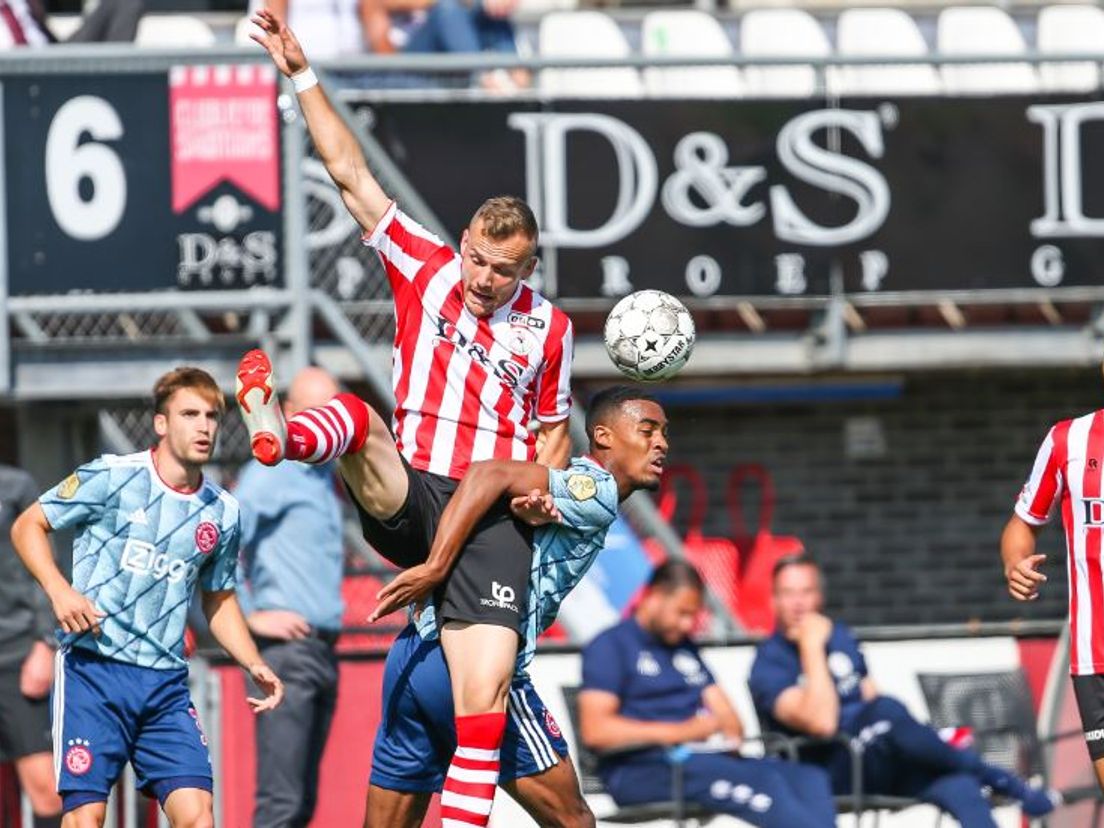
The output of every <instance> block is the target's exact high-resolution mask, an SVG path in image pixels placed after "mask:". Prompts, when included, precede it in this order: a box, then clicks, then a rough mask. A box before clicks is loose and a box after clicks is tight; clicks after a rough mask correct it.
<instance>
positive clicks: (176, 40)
mask: <svg viewBox="0 0 1104 828" xmlns="http://www.w3.org/2000/svg"><path fill="white" fill-rule="evenodd" d="M134 43H135V44H136V45H138V46H144V47H146V48H150V49H192V48H196V47H200V48H202V47H206V46H214V45H215V33H214V32H213V31H212V30H211V27H210V26H208V25H207V24H206V23H204V22H203V21H202V20H200V19H199V18H198V17H192V16H191V15H187V14H147V15H144V16H143V17H142V19H141V20H140V21H139V22H138V34H137V35H136V36H135V38H134Z"/></svg>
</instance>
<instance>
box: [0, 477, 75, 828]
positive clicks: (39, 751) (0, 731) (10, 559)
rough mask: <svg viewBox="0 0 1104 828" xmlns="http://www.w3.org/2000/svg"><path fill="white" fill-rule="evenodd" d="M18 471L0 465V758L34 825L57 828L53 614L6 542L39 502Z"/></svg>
mask: <svg viewBox="0 0 1104 828" xmlns="http://www.w3.org/2000/svg"><path fill="white" fill-rule="evenodd" d="M38 491H39V490H38V486H37V485H36V484H35V482H34V479H33V478H32V477H31V476H30V475H29V474H28V473H27V472H25V471H23V470H22V469H17V468H14V467H12V466H0V527H2V529H0V531H2V534H0V761H10V762H13V763H14V764H15V772H16V775H17V776H18V777H19V785H20V787H21V788H22V789H23V792H24V793H25V794H26V795H27V798H28V799H29V800H30V802H31V810H32V811H33V812H34V818H35V821H34V826H35V828H48V826H52V827H54V828H56V826H60V825H61V797H59V796H58V794H57V789H56V788H55V785H54V762H53V758H52V756H51V753H50V750H51V740H50V706H49V696H50V685H51V683H52V682H53V679H54V652H55V651H56V650H57V642H56V640H55V639H54V614H53V612H52V611H51V609H50V602H49V601H48V600H47V599H46V595H45V593H43V592H42V590H40V589H37V585H36V584H35V582H34V580H33V579H32V578H31V576H30V573H28V572H27V570H26V569H25V568H24V567H23V566H22V564H20V562H19V558H18V557H17V556H16V554H15V550H14V549H13V548H12V545H11V540H10V536H11V527H12V524H13V523H14V522H15V519H16V518H17V517H18V516H19V515H20V514H21V513H22V512H23V510H24V509H26V508H27V507H28V506H30V505H31V504H32V503H34V502H35V501H36V500H37V499H38Z"/></svg>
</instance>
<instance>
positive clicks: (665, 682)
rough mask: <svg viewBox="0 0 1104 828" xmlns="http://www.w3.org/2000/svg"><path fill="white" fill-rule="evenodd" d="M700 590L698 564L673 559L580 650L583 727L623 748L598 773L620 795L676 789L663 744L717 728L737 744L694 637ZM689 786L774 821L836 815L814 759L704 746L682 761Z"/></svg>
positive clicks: (775, 827) (638, 800) (630, 797)
mask: <svg viewBox="0 0 1104 828" xmlns="http://www.w3.org/2000/svg"><path fill="white" fill-rule="evenodd" d="M703 591H704V589H703V585H702V580H701V576H700V575H698V572H697V570H695V569H694V568H693V567H692V566H690V565H689V564H688V563H686V562H684V561H668V562H667V563H665V564H663V565H661V566H660V567H659V568H658V569H656V571H655V572H654V573H653V575H652V578H651V581H650V582H649V584H648V588H647V591H646V593H645V595H644V599H643V600H642V601H641V603H640V606H639V607H638V609H637V610H636V612H635V613H634V615H633V616H632V617H631V618H629V619H627V620H625V621H623V622H621V623H620V624H618V625H616V626H615V627H612V628H611V629H609V630H606V631H605V632H604V633H602V634H601V635H599V636H598V637H597V638H595V639H594V641H592V642H591V643H590V645H589V646H588V647H587V648H586V649H585V650H584V651H583V687H582V691H581V692H580V693H579V730H580V735H581V739H582V741H583V743H584V744H585V745H586V746H587V747H588V748H590V749H591V750H594V751H598V752H601V751H612V750H617V751H619V752H618V754H617V755H616V756H606V757H603V758H602V759H601V762H600V765H599V773H600V774H601V776H602V780H603V782H604V783H605V785H606V788H607V789H608V790H609V792H610V794H611V795H612V796H613V798H614V799H615V800H616V801H617V803H618V804H620V805H640V804H644V803H647V802H657V801H664V800H669V799H671V797H672V791H671V781H672V773H671V767H670V764H669V763H668V761H667V758H666V756H665V751H664V749H663V747H662V746H673V745H679V744H684V743H690V742H702V741H705V740H707V739H710V738H712V737H719V738H720V739H721V740H722V741H723V742H725V743H726V746H727V745H729V744H731V746H732V748H733V749H735V747H736V746H737V745H738V743H739V741H740V739H741V737H742V734H743V728H742V727H741V725H740V720H739V718H738V717H737V715H736V712H735V710H733V708H732V705H731V704H729V701H728V699H727V698H726V697H725V694H724V691H723V690H721V688H720V687H719V686H718V685H717V683H716V681H714V679H713V676H712V674H711V673H710V672H709V668H708V667H706V666H705V664H704V663H703V662H702V660H701V657H700V656H699V655H698V651H697V649H696V648H695V647H694V645H693V644H692V643H691V642H690V639H689V634H690V630H691V629H692V628H693V626H694V621H695V619H696V617H697V615H698V613H699V612H700V611H701V607H702V596H703ZM634 746H641V747H640V749H639V750H631V748H633V747H634ZM684 795H685V797H686V800H687V801H688V802H694V803H698V804H700V805H702V806H704V807H705V808H707V809H709V810H710V811H716V812H718V813H726V814H732V815H734V816H737V817H739V818H740V819H742V820H744V821H745V822H748V823H751V824H752V825H759V826H767V828H794V826H802V828H817V826H832V825H835V806H834V804H833V802H832V793H831V790H830V788H829V784H828V777H827V774H825V773H824V771H822V770H820V769H819V768H814V767H810V766H807V765H798V764H793V763H788V762H781V761H779V760H776V759H745V758H742V757H741V756H739V755H738V754H736V753H729V752H708V753H707V752H699V753H695V754H692V755H691V757H690V758H689V759H688V760H687V761H686V764H685V766H684Z"/></svg>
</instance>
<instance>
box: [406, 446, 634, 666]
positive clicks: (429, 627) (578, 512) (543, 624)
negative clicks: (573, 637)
mask: <svg viewBox="0 0 1104 828" xmlns="http://www.w3.org/2000/svg"><path fill="white" fill-rule="evenodd" d="M548 491H549V493H550V494H551V495H552V499H553V500H554V501H555V503H556V508H557V509H559V511H560V515H561V516H562V518H563V520H562V522H561V523H550V524H547V525H545V526H541V527H538V528H537V530H536V531H535V532H534V533H533V562H532V565H531V567H530V570H529V600H528V603H527V604H526V606H525V609H524V610H523V613H522V617H521V623H520V631H521V635H522V644H521V648H520V650H519V652H518V659H517V667H516V670H515V675H516V676H519V677H520V676H524V675H525V671H526V670H527V669H528V667H529V663H530V662H531V661H532V660H533V653H534V652H535V650H536V647H537V637H538V636H539V635H540V634H541V633H542V632H544V631H545V630H546V629H548V628H549V627H550V626H552V622H554V621H555V620H556V615H557V613H559V611H560V604H562V603H563V600H564V598H566V597H567V594H568V593H569V592H571V590H573V589H574V588H575V587H576V585H577V584H578V583H579V581H581V580H582V579H583V576H584V575H585V574H586V572H587V570H588V569H590V566H591V564H593V563H594V560H595V558H596V557H597V556H598V553H599V552H601V551H602V548H603V547H604V546H605V543H606V531H607V530H608V529H609V527H610V525H611V524H612V523H613V521H614V519H615V518H616V517H617V506H618V502H619V498H618V495H617V481H616V480H614V479H613V475H612V474H610V473H609V472H608V471H606V470H605V469H604V468H602V466H600V465H599V464H598V463H597V462H596V461H594V460H592V459H591V458H589V457H575V458H572V460H571V462H570V463H569V464H568V467H567V468H566V469H549V470H548ZM417 626H418V633H419V634H420V635H421V636H422V638H423V639H426V640H427V641H428V640H432V639H435V638H436V637H437V624H436V618H435V616H434V613H433V608H432V607H427V608H426V609H425V610H424V611H423V612H422V613H421V615H420V616H419V618H418V621H417Z"/></svg>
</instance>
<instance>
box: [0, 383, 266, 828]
mask: <svg viewBox="0 0 1104 828" xmlns="http://www.w3.org/2000/svg"><path fill="white" fill-rule="evenodd" d="M224 410H225V401H224V399H223V395H222V392H221V390H219V387H218V385H217V384H216V383H215V381H214V380H213V379H212V378H211V376H210V375H209V374H207V373H206V372H205V371H201V370H200V369H198V368H178V369H176V370H174V371H170V372H169V373H168V374H165V375H164V376H162V377H161V378H160V379H159V380H158V381H157V384H156V385H155V386H154V411H155V413H154V419H153V424H154V428H155V430H156V432H157V436H158V438H159V439H158V443H157V445H156V446H155V447H154V448H153V449H151V450H149V451H143V452H138V453H135V454H130V455H123V456H115V455H104V456H103V457H100V458H99V459H97V460H93V461H92V462H90V463H86V464H85V465H83V466H81V467H80V468H78V469H77V470H76V471H74V472H73V473H72V474H71V475H69V476H68V477H67V478H65V480H63V481H62V482H61V483H59V484H58V485H57V486H54V487H53V488H52V489H50V490H49V491H47V492H46V493H45V494H43V495H42V496H41V497H40V498H39V499H38V502H37V503H35V504H34V505H32V506H31V507H29V508H28V509H27V510H26V511H25V512H24V513H23V514H22V515H21V516H20V517H19V519H18V520H17V521H16V522H15V525H14V526H13V527H12V542H13V543H14V545H15V549H16V552H17V553H18V554H19V557H20V558H21V559H22V561H23V563H24V565H25V566H26V567H27V569H28V570H29V571H30V572H31V574H32V575H33V576H34V577H35V579H36V580H37V581H38V583H39V584H40V585H41V586H42V588H43V590H45V592H46V594H47V596H49V598H50V602H51V604H52V606H53V610H54V614H55V615H56V616H57V619H58V624H59V630H58V632H57V635H58V640H59V641H60V642H61V647H60V649H59V650H58V655H57V665H56V669H55V678H54V689H53V697H52V704H53V730H54V768H55V771H56V775H57V785H58V792H59V793H60V794H61V795H62V801H63V803H64V812H65V816H64V819H63V823H62V824H63V825H64V826H65V828H88V827H89V826H102V825H103V823H104V819H105V817H106V805H107V798H108V793H109V792H110V790H111V787H112V786H113V785H114V784H115V781H116V780H117V779H118V777H119V775H120V773H121V772H122V770H123V767H124V765H125V764H126V763H127V762H130V763H131V764H132V765H133V766H134V770H135V772H136V774H137V777H138V783H139V786H140V787H141V788H143V789H144V790H146V791H147V792H148V793H150V794H151V795H154V796H156V797H157V798H158V799H159V800H160V802H161V807H162V808H163V809H164V811H165V814H166V815H167V816H168V818H169V822H170V823H171V824H172V825H173V826H174V828H175V826H188V828H199V826H213V825H214V816H213V803H212V797H211V788H212V785H211V762H210V758H209V756H208V752H207V738H206V736H204V734H203V729H202V727H201V726H200V723H199V718H198V715H197V713H196V710H195V706H194V705H193V704H192V702H191V698H190V695H189V692H188V682H187V679H188V669H187V663H186V661H185V659H184V626H185V616H186V613H187V608H188V604H189V602H190V601H191V597H192V594H193V592H194V590H195V588H196V586H197V585H198V586H199V588H200V589H201V590H202V592H203V609H204V613H205V614H206V616H207V620H208V622H209V623H210V627H211V633H212V634H213V635H214V637H215V639H216V640H217V641H218V642H219V643H220V644H221V645H222V646H223V647H224V648H225V649H226V651H227V652H228V653H229V654H230V655H231V656H232V657H233V658H234V659H235V660H236V661H237V662H238V663H239V664H241V665H242V667H244V668H245V669H246V670H248V672H249V674H250V676H251V677H252V679H253V680H254V682H256V684H257V685H258V686H259V687H260V688H261V690H262V691H263V692H264V693H265V698H264V699H262V700H257V699H250V702H251V704H252V706H253V709H254V710H256V711H258V712H260V711H264V710H269V709H271V708H273V707H275V706H276V705H277V704H279V702H280V699H281V697H282V694H283V688H282V685H281V683H280V680H279V679H278V678H277V677H276V675H275V674H274V673H273V672H272V670H271V669H269V667H268V666H267V665H266V664H265V663H264V662H263V661H262V659H261V656H260V654H259V653H258V651H257V648H256V646H255V644H254V643H253V639H252V637H251V636H250V634H249V629H248V627H247V626H246V623H245V619H244V618H243V617H242V613H241V610H240V609H239V608H238V602H237V598H236V597H235V595H234V582H235V574H236V566H237V558H238V536H239V526H238V504H237V502H236V501H235V500H234V498H233V497H231V496H230V495H229V494H227V493H226V492H224V491H223V490H222V489H220V488H219V487H218V486H216V485H215V484H214V483H212V482H211V481H209V480H207V479H205V478H204V476H203V473H202V466H203V464H204V463H206V462H207V461H208V460H210V458H211V452H212V451H213V449H214V446H215V439H216V437H217V435H218V428H219V422H220V419H221V417H222V414H223V411H224ZM65 528H72V529H73V530H74V532H75V541H74V543H73V580H72V584H70V583H69V582H68V581H67V580H66V579H65V576H64V575H62V573H61V571H60V570H59V569H58V567H57V565H56V564H55V563H54V559H53V556H52V554H51V552H50V545H49V540H48V537H47V536H48V533H50V532H52V531H54V530H58V529H65Z"/></svg>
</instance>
